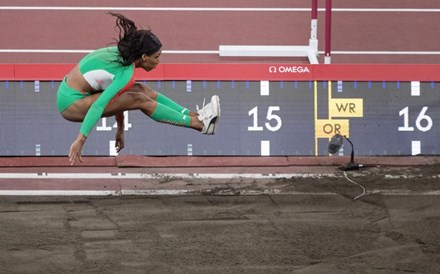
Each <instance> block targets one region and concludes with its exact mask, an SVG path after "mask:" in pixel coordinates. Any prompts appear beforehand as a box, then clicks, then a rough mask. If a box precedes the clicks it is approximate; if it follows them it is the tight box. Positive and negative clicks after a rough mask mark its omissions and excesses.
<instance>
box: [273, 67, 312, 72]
mask: <svg viewBox="0 0 440 274" xmlns="http://www.w3.org/2000/svg"><path fill="white" fill-rule="evenodd" d="M269 73H310V70H309V68H308V67H303V66H278V67H276V66H270V67H269Z"/></svg>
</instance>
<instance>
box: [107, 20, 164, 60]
mask: <svg viewBox="0 0 440 274" xmlns="http://www.w3.org/2000/svg"><path fill="white" fill-rule="evenodd" d="M109 14H110V15H112V16H115V17H116V18H117V19H116V27H117V28H118V29H119V39H118V40H116V42H117V45H118V50H119V54H120V56H121V58H122V60H120V61H121V63H122V64H123V65H125V66H128V65H130V64H132V63H133V62H134V61H135V60H136V59H138V58H139V57H141V56H142V55H143V54H146V55H148V56H150V55H152V54H154V53H155V52H157V51H158V50H159V49H160V48H162V43H161V42H160V40H159V38H157V36H156V35H154V34H153V32H151V29H138V28H137V26H136V24H135V23H134V22H133V21H132V20H130V19H128V18H127V17H125V16H124V15H122V14H120V13H114V12H109Z"/></svg>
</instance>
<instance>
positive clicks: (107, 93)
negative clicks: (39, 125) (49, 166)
mask: <svg viewBox="0 0 440 274" xmlns="http://www.w3.org/2000/svg"><path fill="white" fill-rule="evenodd" d="M119 58H120V56H119V52H118V49H117V47H107V48H102V49H98V50H95V51H93V52H91V53H89V54H88V55H86V56H85V57H84V58H83V59H82V60H81V61H80V62H79V70H80V72H81V73H82V74H83V76H84V78H85V79H86V81H87V82H88V83H89V84H90V86H91V87H92V88H93V89H94V91H96V92H93V93H97V92H101V95H100V96H99V98H98V99H97V100H96V101H95V102H94V103H93V104H92V106H91V107H90V109H89V111H88V112H87V114H86V116H85V118H84V121H83V123H82V125H81V129H80V132H81V133H82V134H83V135H84V136H86V137H87V136H88V135H89V133H90V131H91V130H92V128H93V127H94V126H95V124H96V123H97V122H98V120H99V119H100V118H101V116H102V113H103V112H104V109H105V107H106V106H107V105H108V104H109V103H110V101H111V100H112V99H113V98H115V96H116V95H117V94H118V93H119V92H123V91H125V90H126V89H128V88H130V87H131V86H133V85H134V64H132V65H129V66H124V65H122V64H121V63H120V62H118V60H119ZM68 92H70V96H71V98H73V101H72V99H71V102H69V103H70V104H69V103H67V104H66V102H63V99H65V100H68V99H67V98H63V93H64V95H65V93H68ZM58 93H59V98H58V109H59V110H60V112H62V111H64V110H65V109H66V108H67V107H69V106H70V105H71V104H73V102H74V101H75V100H77V99H81V98H78V97H81V96H76V98H75V97H72V89H71V88H69V87H68V86H67V84H66V83H65V81H63V83H62V84H61V85H60V88H59V90H58ZM85 96H87V94H86V95H85ZM66 105H67V106H66Z"/></svg>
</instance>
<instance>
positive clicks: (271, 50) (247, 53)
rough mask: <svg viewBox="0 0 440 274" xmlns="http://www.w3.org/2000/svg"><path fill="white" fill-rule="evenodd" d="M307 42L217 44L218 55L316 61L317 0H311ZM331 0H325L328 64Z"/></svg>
mask: <svg viewBox="0 0 440 274" xmlns="http://www.w3.org/2000/svg"><path fill="white" fill-rule="evenodd" d="M311 1H312V7H311V23H310V39H309V44H308V45H305V46H275V45H268V46H263V45H219V55H220V57H307V58H308V60H309V62H310V64H319V61H318V55H319V54H318V38H317V34H318V0H311ZM331 1H332V0H326V22H325V23H326V24H325V26H326V29H325V40H326V41H325V47H326V48H325V63H326V64H329V63H330V61H331V57H330V55H331V54H330V41H331V40H330V34H331V31H330V30H331V29H330V28H331V15H329V13H331Z"/></svg>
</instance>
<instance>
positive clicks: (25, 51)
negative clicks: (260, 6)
mask: <svg viewBox="0 0 440 274" xmlns="http://www.w3.org/2000/svg"><path fill="white" fill-rule="evenodd" d="M92 51H93V50H91V49H0V53H54V54H56V53H63V54H65V53H69V54H78V53H81V54H85V53H90V52H92ZM162 53H163V54H216V55H219V51H218V50H163V51H162ZM318 53H319V54H324V52H323V51H318ZM332 54H334V55H440V51H355V50H353V51H337V50H336V51H332Z"/></svg>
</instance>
